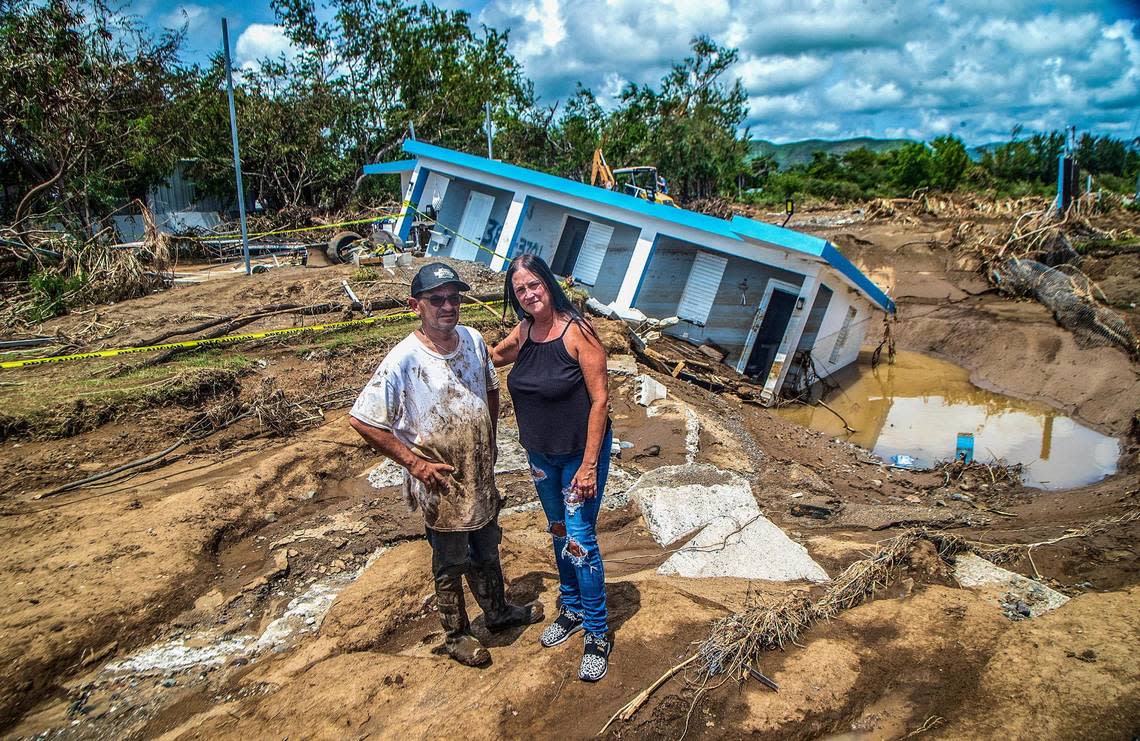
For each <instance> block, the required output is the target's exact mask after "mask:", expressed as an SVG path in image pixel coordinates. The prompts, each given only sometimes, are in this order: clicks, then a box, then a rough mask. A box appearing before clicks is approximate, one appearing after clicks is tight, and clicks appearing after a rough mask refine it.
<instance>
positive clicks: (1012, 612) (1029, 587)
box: [954, 553, 1069, 620]
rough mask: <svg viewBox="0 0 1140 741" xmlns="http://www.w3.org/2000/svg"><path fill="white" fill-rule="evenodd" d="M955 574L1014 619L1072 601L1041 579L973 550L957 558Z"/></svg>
mask: <svg viewBox="0 0 1140 741" xmlns="http://www.w3.org/2000/svg"><path fill="white" fill-rule="evenodd" d="M954 578H955V579H957V580H958V583H959V584H961V585H962V586H963V587H968V588H970V589H977V590H979V591H980V592H982V593H983V594H984V595H985V596H987V597H988V598H990V599H991V600H992V601H993V602H994V603H995V604H996V605H998V606H999V607H1001V608H1002V610H1003V611H1004V612H1005V613H1006V615H1007V617H1010V618H1011V619H1014V620H1018V619H1021V618H1023V617H1037V616H1039V615H1044V614H1045V613H1047V612H1050V611H1052V610H1056V609H1057V608H1058V607H1060V606H1061V605H1063V604H1065V603H1066V602H1068V601H1069V598H1068V597H1066V596H1065V595H1063V594H1061V593H1060V592H1058V591H1056V590H1053V589H1050V588H1049V587H1047V586H1045V585H1044V584H1042V583H1041V582H1039V581H1034V580H1033V579H1029V578H1027V577H1024V576H1022V575H1021V574H1017V573H1014V572H1013V571H1009V570H1008V569H1003V568H1002V567H1000V566H995V565H994V564H992V563H990V562H989V561H987V560H986V559H984V558H982V557H980V556H976V555H974V554H973V553H966V554H963V555H961V556H958V557H957V558H956V559H955V564H954Z"/></svg>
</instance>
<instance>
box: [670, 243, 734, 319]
mask: <svg viewBox="0 0 1140 741" xmlns="http://www.w3.org/2000/svg"><path fill="white" fill-rule="evenodd" d="M727 264H728V259H727V258H724V257H721V256H720V255H713V254H711V253H708V252H698V253H697V256H696V258H695V259H694V260H693V269H692V270H690V271H689V279H688V281H686V282H685V291H684V292H683V293H682V294H681V303H680V305H679V306H678V307H677V316H679V317H680V318H682V319H687V320H689V321H690V322H694V323H696V324H700V325H704V323H705V322H706V321H708V318H709V312H710V311H711V310H712V305H713V301H714V300H715V299H716V292H717V289H719V288H720V279H721V277H723V276H724V268H725V266H726V265H727Z"/></svg>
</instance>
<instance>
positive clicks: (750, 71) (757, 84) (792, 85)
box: [733, 54, 831, 93]
mask: <svg viewBox="0 0 1140 741" xmlns="http://www.w3.org/2000/svg"><path fill="white" fill-rule="evenodd" d="M830 69H831V62H829V61H828V60H826V59H820V58H818V57H813V56H810V55H807V54H800V55H798V56H795V57H787V56H769V57H753V56H751V55H746V56H745V58H744V59H743V60H742V61H741V62H739V63H738V64H737V65H736V67H735V68H734V69H733V73H735V74H736V75H738V76H739V77H740V81H741V82H743V83H744V87H745V89H747V90H748V91H749V92H751V93H780V92H788V91H792V90H799V89H801V88H803V87H805V86H806V85H810V84H812V83H814V82H816V81H817V80H820V79H822V78H823V76H824V75H826V74H827V73H828V71H829V70H830Z"/></svg>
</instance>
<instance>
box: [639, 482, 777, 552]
mask: <svg viewBox="0 0 1140 741" xmlns="http://www.w3.org/2000/svg"><path fill="white" fill-rule="evenodd" d="M630 498H631V499H633V500H634V501H636V502H637V503H638V505H639V506H640V507H641V514H642V516H643V517H645V524H646V525H647V526H648V527H649V532H650V534H651V535H652V536H653V539H654V540H656V541H657V543H658V545H661V546H662V547H665V546H669V545H671V544H672V543H673V542H674V541H676V540H677V539H678V538H680V537H681V536H683V535H686V534H688V533H691V532H693V531H694V530H697V529H699V528H702V527H704V526H705V525H708V524H709V523H710V522H712V521H713V520H716V519H718V518H722V517H729V518H733V519H738V520H740V521H741V522H744V521H747V520H749V519H751V518H752V517H754V516H755V515H758V514H760V508H759V507H758V506H757V505H756V498H755V497H753V496H752V487H751V486H750V485H749V484H748V481H746V480H745V479H744V478H743V477H742V476H740V475H738V474H735V473H733V472H731V471H724V470H721V469H719V468H717V467H716V466H711V465H708V464H695V465H683V466H661V467H660V468H656V469H654V470H652V471H648V472H646V473H645V474H643V475H642V476H641V478H640V479H638V480H637V483H636V484H634V485H633V488H632V489H631V490H630Z"/></svg>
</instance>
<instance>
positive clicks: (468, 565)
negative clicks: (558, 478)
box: [349, 262, 543, 666]
mask: <svg viewBox="0 0 1140 741" xmlns="http://www.w3.org/2000/svg"><path fill="white" fill-rule="evenodd" d="M469 290H471V287H470V286H468V285H467V284H466V283H464V282H463V281H462V280H460V278H459V275H458V274H457V273H456V272H455V271H454V270H452V269H451V268H450V267H448V266H447V265H444V264H443V263H439V262H435V263H430V264H428V265H425V266H424V267H423V268H421V269H420V271H419V272H418V273H416V277H415V278H413V279H412V290H411V294H412V297H411V298H410V299H408V305H409V306H410V307H411V309H412V311H414V312H415V313H416V315H417V316H418V317H419V318H420V327H419V329H417V330H416V331H415V332H413V333H412V334H410V335H408V336H407V337H406V338H404V340H403V341H401V342H400V343H399V344H398V345H396V346H395V347H394V348H392V350H391V352H389V353H388V355H387V356H385V358H384V360H383V361H382V362H381V363H380V367H379V368H377V369H376V373H375V374H374V375H373V376H372V379H371V380H370V381H369V382H368V385H366V386H365V387H364V390H363V391H361V393H360V397H359V398H358V399H357V400H356V403H355V404H354V405H353V407H352V411H351V412H350V415H351V417H350V419H349V423H350V424H351V425H352V428H353V429H355V430H356V431H357V432H359V433H360V435H361V436H362V437H363V438H364V439H365V440H367V441H368V443H369V445H371V446H372V447H373V448H375V449H376V450H379V451H380V452H381V453H383V454H384V455H386V456H387V457H389V458H391V459H392V460H394V461H395V462H397V463H399V464H400V465H401V466H403V467H404V468H406V469H407V471H408V476H407V478H406V479H405V495H406V496H407V498H408V501H409V504H411V505H412V506H413V508H414V507H415V506H419V507H420V508H421V509H423V513H424V521H425V524H426V525H427V538H428V542H429V543H430V544H431V547H432V572H433V574H434V576H435V595H436V605H437V606H438V608H439V619H440V622H441V623H443V629H444V632H445V634H446V646H447V652H448V654H449V655H450V656H451V657H452V658H453V659H455V660H456V661H459V662H460V663H463V664H467V665H469V666H479V665H481V664H484V663H486V662H487V661H489V660H490V658H491V655H490V654H489V653H488V652H487V649H486V648H484V647H483V645H482V644H481V643H480V642H479V639H478V638H476V637H475V636H474V635H472V634H471V628H470V622H469V621H468V619H467V611H466V610H465V609H464V604H463V581H462V579H463V574H467V582H468V584H469V585H470V587H471V593H472V594H474V595H475V599H476V600H477V601H478V602H479V606H480V607H482V608H483V613H484V615H485V619H486V624H487V628H488V629H489V630H492V631H498V630H504V629H506V628H511V627H514V626H516V625H527V624H530V623H536V622H538V621H540V620H542V617H543V615H542V605H541V604H539V603H537V602H536V603H533V604H531V605H527V606H525V607H519V606H517V605H512V604H510V603H509V602H507V600H506V596H505V594H504V585H503V570H502V567H501V565H500V563H499V542H500V541H501V540H502V530H500V529H499V523H498V513H499V492H498V489H497V487H496V486H495V434H496V431H497V425H498V416H499V381H498V377H497V376H496V375H495V369H494V367H493V366H492V365H491V360H490V355H489V353H488V352H487V345H486V343H484V342H483V338H482V337H481V336H480V335H479V333H478V332H476V331H475V330H473V329H471V328H470V327H463V326H460V325H459V300H460V298H459V292H460V291H469Z"/></svg>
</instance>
